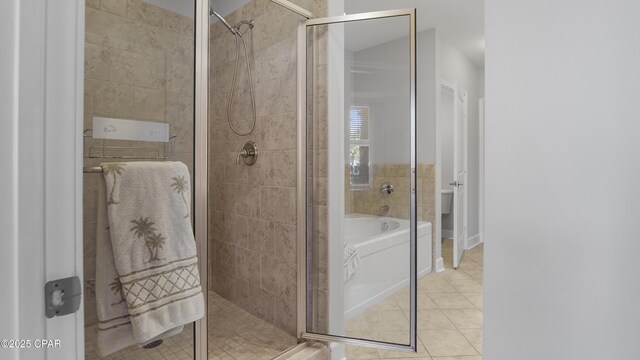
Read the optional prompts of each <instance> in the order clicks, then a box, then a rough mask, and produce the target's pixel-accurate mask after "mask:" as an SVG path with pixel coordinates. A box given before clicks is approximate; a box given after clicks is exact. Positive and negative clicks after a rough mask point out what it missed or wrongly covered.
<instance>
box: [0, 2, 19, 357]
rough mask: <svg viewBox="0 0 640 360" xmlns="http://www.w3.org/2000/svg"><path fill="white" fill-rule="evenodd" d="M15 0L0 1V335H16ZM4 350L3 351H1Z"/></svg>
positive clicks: (13, 337) (16, 5) (16, 67)
mask: <svg viewBox="0 0 640 360" xmlns="http://www.w3.org/2000/svg"><path fill="white" fill-rule="evenodd" d="M17 8H18V0H13V1H2V2H0V48H2V49H3V51H0V119H2V120H1V121H0V164H2V167H3V171H0V199H2V201H0V228H1V229H3V230H2V241H1V244H2V247H3V250H2V251H1V252H0V274H3V276H1V277H0V288H2V289H3V293H4V296H1V297H0V318H1V319H2V322H0V324H1V325H0V338H2V339H16V338H18V337H19V334H20V333H19V326H18V325H19V317H18V312H17V311H16V309H18V304H19V299H18V277H17V274H18V259H17V254H18V219H17V212H18V203H17V199H16V198H15V194H16V193H17V192H18V181H17V169H16V164H15V161H16V157H17V149H16V147H17V138H16V136H15V134H16V133H17V128H18V116H17V113H18V109H17V103H16V101H17V94H16V93H15V92H14V90H15V89H16V86H17V81H16V78H15V76H14V74H15V73H16V71H17V69H18V56H17V54H16V51H15V50H16V48H15V47H16V42H17V36H16V35H17V33H18V26H19V23H18V20H17V18H16V14H17V11H16V10H17ZM0 351H2V352H3V354H2V355H3V358H6V359H17V356H18V354H17V353H13V354H12V353H9V352H8V350H5V349H3V350H0ZM5 353H6V354H5Z"/></svg>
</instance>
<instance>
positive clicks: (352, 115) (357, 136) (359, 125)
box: [349, 106, 371, 187]
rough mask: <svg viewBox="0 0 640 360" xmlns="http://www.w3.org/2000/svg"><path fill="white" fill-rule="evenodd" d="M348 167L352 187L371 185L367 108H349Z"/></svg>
mask: <svg viewBox="0 0 640 360" xmlns="http://www.w3.org/2000/svg"><path fill="white" fill-rule="evenodd" d="M349 166H350V171H349V183H350V184H351V186H352V187H365V186H369V185H370V184H371V169H370V158H369V107H368V106H351V108H350V111H349Z"/></svg>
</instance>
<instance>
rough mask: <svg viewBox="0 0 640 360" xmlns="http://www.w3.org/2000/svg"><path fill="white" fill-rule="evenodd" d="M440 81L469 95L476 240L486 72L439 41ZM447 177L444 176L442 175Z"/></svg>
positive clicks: (470, 221) (472, 222)
mask: <svg viewBox="0 0 640 360" xmlns="http://www.w3.org/2000/svg"><path fill="white" fill-rule="evenodd" d="M439 56H440V64H441V65H440V77H441V79H443V80H446V81H449V82H452V83H457V84H458V88H459V89H461V90H466V91H467V94H468V100H467V101H468V118H467V121H468V130H467V131H468V139H469V140H468V144H467V146H468V147H467V161H468V168H467V172H468V180H467V181H468V182H467V184H466V186H467V191H468V192H469V194H468V196H469V203H468V207H469V209H468V217H469V219H468V230H467V234H468V236H469V237H472V236H475V235H477V234H478V232H479V231H480V225H479V222H478V219H479V214H478V208H479V198H480V197H479V196H480V195H479V194H480V189H479V187H478V183H479V177H478V176H479V167H478V164H479V158H478V153H479V149H478V115H479V112H478V99H479V98H480V96H482V95H481V94H484V89H482V88H483V87H484V86H482V88H481V82H482V78H481V76H482V73H483V72H484V69H483V68H481V67H480V66H478V65H477V64H476V63H474V62H473V61H471V60H469V58H467V57H466V56H464V54H462V53H461V52H460V51H458V50H457V49H455V48H454V47H452V46H451V45H449V44H448V43H446V42H445V41H444V40H441V41H440V47H439ZM443 176H444V174H443ZM443 179H444V178H443ZM448 183H449V182H445V181H444V180H443V181H442V186H443V188H446V186H447V184H448Z"/></svg>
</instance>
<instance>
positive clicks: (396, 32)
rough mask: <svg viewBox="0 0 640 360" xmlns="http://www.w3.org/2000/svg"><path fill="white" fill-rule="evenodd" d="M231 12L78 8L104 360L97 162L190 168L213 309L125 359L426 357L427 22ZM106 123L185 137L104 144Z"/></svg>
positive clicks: (249, 8)
mask: <svg viewBox="0 0 640 360" xmlns="http://www.w3.org/2000/svg"><path fill="white" fill-rule="evenodd" d="M228 3H229V2H226V3H225V2H224V1H217V0H211V1H206V0H194V1H192V2H190V1H186V2H185V1H181V0H175V1H173V2H172V1H163V2H158V1H155V0H128V1H126V2H122V3H117V2H115V3H114V2H106V1H102V2H100V1H90V0H87V1H86V9H85V7H82V6H81V7H80V8H82V9H83V10H85V11H86V15H85V16H86V26H85V29H84V30H85V36H84V40H85V44H84V51H85V68H84V78H85V99H84V126H83V130H85V132H84V135H85V144H84V145H85V146H84V157H85V160H84V163H83V166H84V167H85V175H84V225H85V234H84V239H83V240H84V249H83V255H84V279H83V282H84V284H85V294H88V295H85V297H84V299H85V303H84V305H85V308H84V314H85V319H84V321H85V324H84V325H85V326H84V329H85V339H86V340H85V354H86V357H87V358H99V357H98V355H97V354H96V353H95V350H96V348H95V346H94V345H95V331H96V329H97V328H98V327H99V326H100V323H99V321H97V318H96V316H95V306H96V305H95V302H94V301H95V296H94V298H92V297H91V292H92V291H93V287H94V286H95V283H94V282H92V281H91V280H92V279H94V278H95V261H96V260H95V258H96V254H95V251H94V250H95V246H94V242H95V232H96V229H95V227H96V221H95V219H94V218H95V215H96V214H95V197H96V195H97V187H98V186H100V185H99V183H98V181H97V179H99V177H100V176H103V175H102V174H99V173H98V172H99V169H98V168H96V166H97V165H99V164H100V163H101V162H110V161H118V162H120V161H136V160H153V161H160V160H172V161H182V162H184V163H185V164H187V165H188V167H189V172H190V174H191V179H192V182H191V184H190V188H191V189H192V191H191V194H192V197H193V198H192V203H193V211H192V214H193V217H192V221H193V227H194V232H195V238H196V242H197V248H198V259H199V262H198V266H199V273H200V282H201V284H202V288H203V294H204V298H205V302H206V304H207V310H206V315H205V318H204V319H201V320H199V321H196V322H195V323H193V324H192V325H191V324H189V325H188V326H185V330H184V331H183V332H182V333H181V334H180V335H177V336H175V337H169V338H166V339H164V342H163V343H161V344H157V343H154V344H153V345H158V346H157V347H155V348H152V347H151V346H149V347H147V348H137V347H131V348H127V349H125V350H122V351H120V352H116V353H115V354H113V355H111V356H110V357H109V358H110V359H124V358H138V357H152V358H154V359H155V358H158V359H161V358H172V357H175V358H179V359H200V360H203V359H218V358H252V359H265V360H266V359H272V358H275V357H277V356H279V355H280V354H283V353H285V352H286V351H288V350H291V349H293V348H296V349H295V350H293V351H297V349H299V348H301V347H302V346H304V345H298V344H299V343H302V342H303V341H304V340H305V339H309V340H320V341H328V342H337V343H340V344H348V345H357V346H366V347H374V348H378V349H380V351H416V350H417V349H418V346H419V345H418V343H417V338H416V302H417V298H416V296H417V293H416V289H417V279H418V277H419V276H421V275H423V274H424V273H426V272H428V271H429V269H430V268H431V262H430V261H431V255H430V252H429V251H430V241H431V240H430V239H431V225H430V224H429V223H428V222H427V221H425V220H426V219H425V217H424V216H423V214H422V206H421V203H422V198H421V195H420V192H419V189H420V188H421V185H420V179H421V176H423V174H424V173H425V171H424V169H422V168H421V165H420V164H419V162H418V158H417V154H416V100H415V99H416V82H415V79H416V24H415V23H416V14H415V10H414V9H402V10H389V11H379V12H368V13H359V14H350V15H341V16H329V15H333V14H344V13H345V11H344V6H342V7H340V6H336V4H338V3H340V2H339V1H333V0H330V1H327V0H312V1H309V0H305V1H303V0H293V1H285V0H252V1H243V2H234V6H233V7H232V8H229V7H225V4H228ZM342 5H344V4H342ZM95 118H103V119H107V120H106V121H113V119H115V120H123V119H125V120H136V121H146V122H151V123H155V125H162V126H167V127H166V128H167V129H168V131H169V134H168V139H169V141H168V142H167V143H166V144H164V143H161V144H160V145H158V144H150V142H140V141H137V140H139V139H124V138H121V139H115V140H114V139H110V140H104V139H102V138H97V137H96V132H95V131H93V130H89V129H90V128H92V127H94V126H93V124H94V121H95V120H94V119H95ZM96 124H97V123H96ZM155 125H153V126H155ZM102 128H104V126H101V127H100V129H102ZM100 129H98V130H100ZM94 137H96V138H94ZM131 140H136V141H131ZM114 158H115V159H119V160H109V159H114ZM185 202H186V200H185ZM344 351H345V350H344V348H343V347H342V346H337V347H335V348H334V354H333V357H334V358H339V357H341V356H343V355H344V354H343V352H344Z"/></svg>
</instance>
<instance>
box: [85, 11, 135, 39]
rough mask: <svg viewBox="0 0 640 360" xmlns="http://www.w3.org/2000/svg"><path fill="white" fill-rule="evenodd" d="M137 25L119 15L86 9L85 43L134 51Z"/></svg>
mask: <svg viewBox="0 0 640 360" xmlns="http://www.w3.org/2000/svg"><path fill="white" fill-rule="evenodd" d="M135 30H136V24H135V23H134V22H133V21H131V20H130V19H126V18H123V17H121V16H118V15H114V14H110V13H108V12H105V11H99V10H96V9H93V8H86V13H85V41H86V42H87V43H91V44H96V45H103V46H109V47H113V48H118V49H133V48H134V34H135V32H136V31H135Z"/></svg>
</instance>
